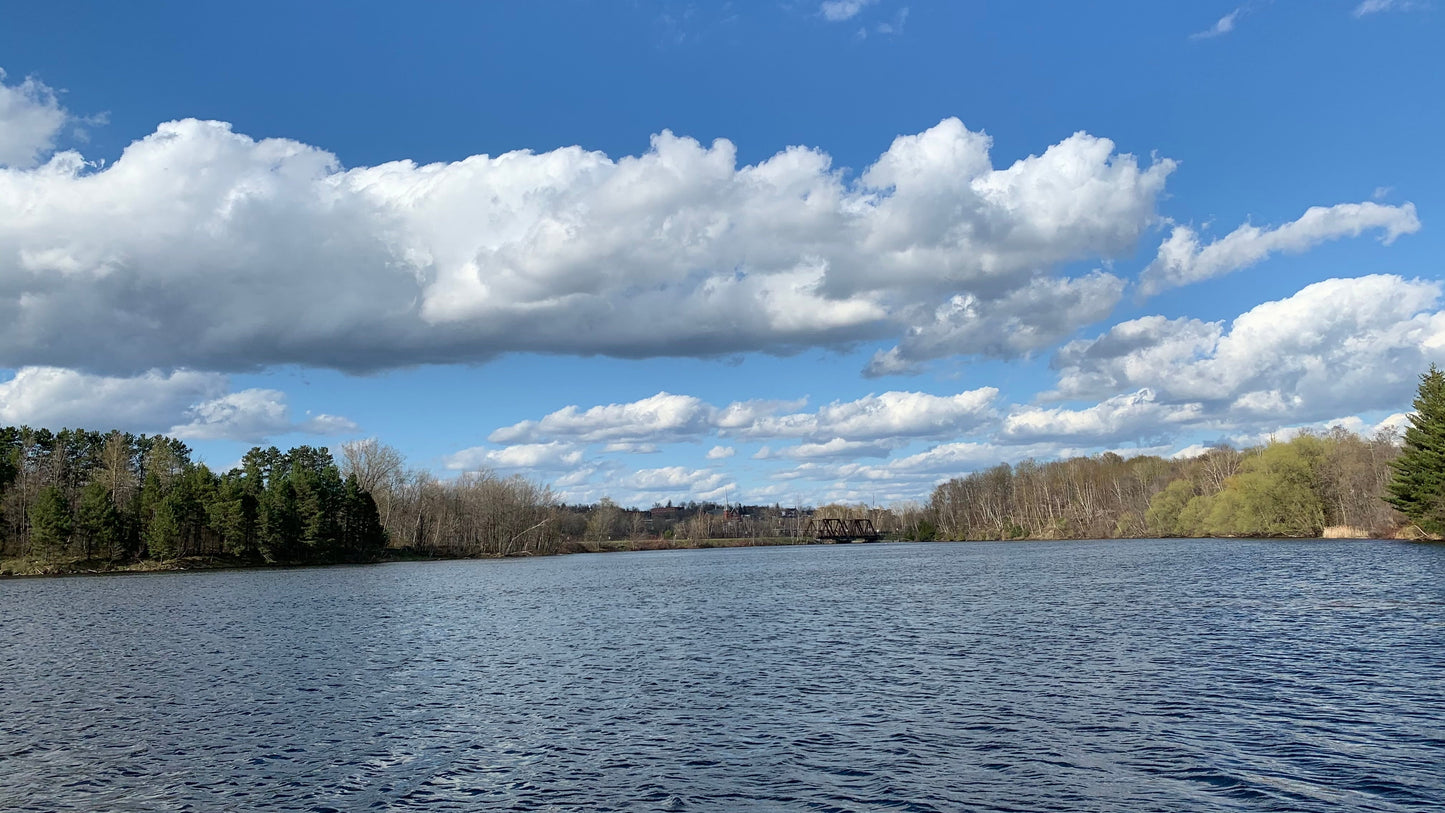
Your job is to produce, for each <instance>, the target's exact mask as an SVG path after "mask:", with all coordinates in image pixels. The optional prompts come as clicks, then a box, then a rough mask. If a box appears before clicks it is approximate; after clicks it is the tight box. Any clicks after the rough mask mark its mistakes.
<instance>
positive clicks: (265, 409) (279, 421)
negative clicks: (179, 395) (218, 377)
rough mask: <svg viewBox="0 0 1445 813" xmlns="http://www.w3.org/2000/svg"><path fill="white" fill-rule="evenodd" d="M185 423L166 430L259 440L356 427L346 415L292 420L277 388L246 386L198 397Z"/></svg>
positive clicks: (212, 437)
mask: <svg viewBox="0 0 1445 813" xmlns="http://www.w3.org/2000/svg"><path fill="white" fill-rule="evenodd" d="M186 417H187V418H188V420H187V421H186V422H185V423H181V424H177V425H175V426H172V427H171V428H170V431H169V432H167V434H169V435H173V436H175V437H178V438H181V439H183V440H221V439H225V440H239V441H243V442H246V443H260V442H262V441H264V440H266V439H267V438H270V437H273V436H275V435H285V434H290V433H293V432H299V433H303V434H308V435H345V434H352V433H355V432H357V431H359V427H357V425H356V424H355V423H354V422H352V421H351V420H349V419H347V418H343V417H340V416H337V415H326V414H321V415H316V416H314V417H308V418H307V419H305V420H303V421H301V422H299V423H293V422H292V421H291V410H290V408H289V407H287V405H286V393H284V392H281V391H280V390H269V389H248V390H241V391H239V392H232V393H228V394H226V395H223V396H221V397H219V398H212V399H210V400H208V401H202V402H201V403H198V404H196V405H195V406H193V407H191V408H190V409H189V410H187V413H186Z"/></svg>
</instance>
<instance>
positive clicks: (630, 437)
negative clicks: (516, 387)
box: [487, 392, 715, 443]
mask: <svg viewBox="0 0 1445 813" xmlns="http://www.w3.org/2000/svg"><path fill="white" fill-rule="evenodd" d="M714 412H715V410H714V409H713V408H712V407H711V406H710V405H708V404H707V403H705V402H703V401H702V399H700V398H695V397H693V396H691V395H673V394H672V393H669V392H659V393H658V394H656V395H653V396H651V397H648V398H644V399H642V400H640V401H632V402H630V403H625V404H605V405H601V406H594V407H590V408H588V409H585V410H584V409H582V408H580V407H577V406H567V407H563V408H562V409H559V410H557V411H556V412H552V413H550V414H548V415H547V416H545V417H543V418H542V419H541V420H538V421H522V422H520V423H516V424H513V425H511V426H505V427H502V428H501V429H498V430H496V431H494V432H492V433H491V434H490V435H488V436H487V439H488V440H490V441H492V442H493V443H515V442H517V441H522V440H534V439H536V438H544V437H546V438H558V437H565V438H571V439H575V440H578V441H582V442H585V443H598V442H613V443H619V442H663V441H666V440H672V439H679V438H686V437H693V436H696V435H698V434H700V433H702V432H704V431H706V430H707V429H708V427H709V426H710V425H711V422H712V417H713V414H714Z"/></svg>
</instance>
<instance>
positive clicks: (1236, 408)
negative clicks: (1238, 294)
mask: <svg viewBox="0 0 1445 813" xmlns="http://www.w3.org/2000/svg"><path fill="white" fill-rule="evenodd" d="M1441 296H1442V284H1441V283H1440V282H1438V281H1434V280H1418V279H1416V280H1407V279H1404V278H1402V277H1398V276H1393V275H1370V276H1364V277H1357V278H1344V279H1328V280H1324V281H1321V282H1317V283H1314V284H1312V285H1308V286H1306V287H1305V288H1303V289H1301V290H1300V291H1299V292H1298V293H1296V294H1294V295H1293V296H1290V297H1287V298H1285V299H1281V300H1276V301H1272V302H1265V303H1263V304H1261V305H1258V306H1257V307H1255V308H1252V309H1251V310H1249V311H1247V312H1245V313H1243V314H1240V315H1239V316H1238V317H1237V318H1235V319H1234V320H1233V322H1232V323H1230V324H1228V325H1225V324H1224V323H1222V322H1204V321H1201V320H1197V319H1189V318H1182V319H1174V320H1169V319H1164V318H1162V317H1157V316H1154V317H1145V318H1143V319H1137V320H1132V321H1129V322H1124V323H1121V324H1119V325H1116V326H1115V327H1113V328H1111V329H1110V330H1109V331H1107V332H1105V333H1104V334H1103V335H1101V336H1099V337H1098V338H1096V339H1092V340H1087V341H1078V342H1073V343H1070V344H1069V345H1066V346H1065V347H1064V348H1063V349H1061V350H1060V351H1059V353H1058V355H1057V356H1056V357H1055V359H1054V366H1055V367H1056V368H1057V369H1058V370H1059V382H1058V388H1057V390H1056V392H1055V393H1054V395H1055V396H1056V397H1064V398H1086V397H1090V396H1093V397H1105V396H1108V395H1109V394H1110V393H1117V392H1119V391H1121V390H1125V391H1128V390H1139V389H1147V390H1149V391H1150V392H1151V393H1153V394H1154V395H1155V396H1156V398H1157V401H1158V403H1159V404H1161V405H1162V404H1173V405H1182V404H1190V403H1198V404H1202V405H1203V408H1204V411H1205V414H1206V415H1207V416H1208V417H1209V418H1210V420H1212V421H1216V422H1224V423H1229V422H1233V423H1235V424H1238V425H1243V426H1265V427H1266V428H1267V427H1268V426H1281V425H1284V424H1285V423H1287V422H1291V421H1294V422H1298V421H1314V420H1324V419H1326V418H1330V417H1331V416H1337V415H1347V414H1353V413H1359V412H1367V411H1370V410H1377V409H1391V408H1398V407H1399V405H1401V404H1405V403H1408V402H1409V400H1410V393H1411V392H1412V390H1413V388H1414V386H1415V380H1416V379H1415V377H1416V375H1417V374H1418V373H1419V371H1420V370H1422V369H1425V368H1426V367H1427V366H1429V364H1431V363H1442V362H1445V311H1442V310H1441V308H1440V302H1441Z"/></svg>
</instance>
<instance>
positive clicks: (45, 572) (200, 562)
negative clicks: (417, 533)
mask: <svg viewBox="0 0 1445 813" xmlns="http://www.w3.org/2000/svg"><path fill="white" fill-rule="evenodd" d="M1325 530H1326V533H1324V534H1322V535H1320V536H1317V537H1282V538H1287V539H1291V540H1310V539H1366V538H1369V537H1366V536H1365V535H1363V534H1361V535H1358V536H1357V535H1354V534H1351V533H1347V532H1342V531H1341V530H1340V529H1335V528H1327V529H1325ZM1347 530H1349V531H1353V530H1355V529H1347ZM1414 530H1415V532H1414V533H1409V532H1405V531H1402V532H1401V533H1398V534H1396V535H1395V536H1393V537H1383V538H1384V539H1397V540H1405V541H1430V537H1428V536H1426V535H1424V534H1422V533H1420V532H1419V531H1418V529H1414ZM1141 538H1143V537H1141ZM1150 538H1153V537H1150ZM1172 538H1174V539H1212V538H1221V539H1223V538H1225V537H1172ZM882 541H883V542H907V541H911V540H899V539H886V540H882ZM938 541H950V540H938ZM952 541H972V542H1050V541H1052V542H1061V541H1069V540H1065V539H1032V538H1020V539H1011V540H1003V539H978V540H952ZM1076 541H1088V540H1076ZM820 544H834V543H825V542H818V541H817V540H813V539H801V538H795V537H747V538H741V539H737V538H728V539H700V540H694V539H610V540H606V541H591V540H589V541H574V542H568V543H566V544H564V545H563V547H562V549H561V550H559V551H558V552H557V553H556V554H555V555H558V556H565V555H568V554H574V553H627V552H633V551H659V550H706V549H711V548H759V547H788V546H794V545H820ZM534 555H537V554H533V553H531V552H529V551H519V552H517V553H515V554H512V555H511V556H488V555H480V556H455V555H444V554H430V553H426V552H424V551H418V550H415V549H413V548H389V549H387V550H386V551H385V552H384V554H383V555H382V557H381V558H380V559H377V560H376V561H375V562H372V563H358V562H256V561H252V560H246V559H240V558H237V557H234V556H186V557H182V558H179V559H169V560H165V561H156V560H151V559H145V560H141V561H138V562H113V561H109V560H104V559H71V560H58V559H57V560H45V559H40V558H36V557H13V558H9V559H0V579H7V578H32V577H45V576H98V575H108V574H120V573H170V572H179V571H191V570H255V569H264V568H278V567H327V566H329V565H333V564H383V563H387V562H439V561H456V560H466V559H505V558H517V557H526V556H534ZM546 555H550V554H546Z"/></svg>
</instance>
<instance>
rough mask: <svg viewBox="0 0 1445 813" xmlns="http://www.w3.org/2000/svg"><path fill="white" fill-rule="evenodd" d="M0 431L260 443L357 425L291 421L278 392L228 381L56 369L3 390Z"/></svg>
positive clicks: (320, 419) (21, 374)
mask: <svg viewBox="0 0 1445 813" xmlns="http://www.w3.org/2000/svg"><path fill="white" fill-rule="evenodd" d="M0 424H10V425H20V424H28V425H31V426H44V427H48V428H51V429H59V428H61V427H65V426H69V427H73V428H84V429H92V430H97V431H104V430H107V429H122V430H125V431H132V432H145V433H160V432H163V433H165V434H169V435H172V436H175V437H178V438H182V439H185V440H212V439H227V440H237V441H242V442H248V443H260V442H262V441H264V440H266V439H268V438H270V437H273V436H276V435H284V434H292V433H300V434H308V435H338V434H349V433H354V432H356V431H357V426H356V424H355V423H353V422H352V421H350V420H349V419H347V418H343V417H340V416H336V415H326V414H319V415H315V416H308V417H307V418H305V419H303V420H301V421H293V420H292V419H291V412H290V409H289V407H288V406H287V403H286V395H285V393H282V392H280V391H278V390H269V389H247V390H239V391H237V392H229V382H228V381H227V378H226V376H224V375H221V374H219V373H202V372H195V371H190V370H177V371H173V372H170V373H162V372H160V371H156V370H151V371H149V372H146V373H143V374H141V375H138V376H130V377H113V376H100V375H90V374H86V373H81V372H78V371H75V370H66V369H62V368H58V367H23V368H21V369H19V370H17V371H16V372H15V374H14V376H13V377H12V378H11V379H10V380H9V381H4V382H0Z"/></svg>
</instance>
